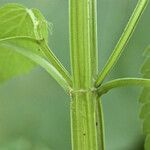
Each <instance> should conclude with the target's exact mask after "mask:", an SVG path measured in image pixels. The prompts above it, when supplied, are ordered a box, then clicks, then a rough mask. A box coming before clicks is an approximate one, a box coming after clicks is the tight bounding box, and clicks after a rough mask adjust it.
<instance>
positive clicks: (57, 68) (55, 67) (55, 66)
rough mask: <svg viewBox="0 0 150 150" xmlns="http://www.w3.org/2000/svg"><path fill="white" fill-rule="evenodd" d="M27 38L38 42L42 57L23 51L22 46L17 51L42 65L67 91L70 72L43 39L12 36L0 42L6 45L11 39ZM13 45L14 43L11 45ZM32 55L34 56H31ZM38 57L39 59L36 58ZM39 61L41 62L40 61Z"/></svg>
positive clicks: (70, 83) (70, 82) (69, 84)
mask: <svg viewBox="0 0 150 150" xmlns="http://www.w3.org/2000/svg"><path fill="white" fill-rule="evenodd" d="M16 39H17V40H28V41H29V42H33V43H35V44H38V45H39V47H40V49H41V51H42V53H43V54H44V56H45V57H46V58H44V57H42V56H40V55H39V56H38V55H37V54H34V52H32V51H31V52H29V51H28V50H26V51H27V52H26V53H24V50H25V49H24V48H23V47H22V48H21V46H18V48H19V47H20V48H21V49H22V50H23V51H22V52H21V51H18V52H19V53H21V54H23V55H24V56H26V57H28V58H29V59H31V60H32V61H34V62H36V63H37V64H39V65H40V66H41V67H43V68H44V69H45V70H47V71H48V73H49V74H50V75H51V76H52V77H53V78H54V79H55V80H56V81H57V82H58V83H59V84H60V85H61V86H62V87H63V88H64V89H65V90H67V92H68V93H69V91H70V88H71V86H72V79H71V77H70V74H69V73H68V71H67V70H66V69H65V67H64V66H63V65H62V64H61V62H60V61H59V60H58V59H57V57H56V56H55V55H54V53H53V52H52V51H51V49H50V48H49V47H48V45H47V44H46V42H45V41H44V40H37V39H35V38H32V37H29V36H14V37H8V38H3V39H0V44H3V43H4V44H5V43H7V44H8V45H10V44H11V41H13V40H16ZM12 46H13V47H14V45H12ZM18 48H17V45H16V46H15V48H14V49H15V50H16V49H18ZM33 56H34V57H35V58H33ZM37 58H39V61H38V60H37ZM40 61H41V62H40Z"/></svg>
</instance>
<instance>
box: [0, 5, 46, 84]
mask: <svg viewBox="0 0 150 150" xmlns="http://www.w3.org/2000/svg"><path fill="white" fill-rule="evenodd" d="M16 37H29V38H32V39H37V40H39V39H45V40H46V41H48V29H47V23H46V21H45V19H44V17H43V16H42V15H41V13H40V12H39V11H38V10H37V9H27V8H25V7H24V6H22V5H18V4H7V5H5V6H3V7H1V8H0V82H3V81H5V80H7V79H9V78H11V77H13V76H16V75H20V74H23V73H27V72H28V71H30V70H31V69H32V68H33V67H34V66H35V65H36V64H35V63H34V62H33V61H31V60H29V59H28V58H27V57H24V56H23V55H22V54H21V53H20V51H21V50H20V49H18V50H17V51H15V49H14V48H13V47H10V46H7V45H10V44H13V45H18V46H21V47H22V48H24V49H26V50H27V51H30V52H33V53H34V54H37V55H40V56H42V52H41V51H40V50H39V45H38V44H37V43H36V42H35V43H33V42H32V41H30V40H28V38H25V39H19V38H18V39H17V38H16ZM6 39H7V40H6ZM8 39H10V40H8ZM5 45H6V46H5ZM43 57H44V56H43Z"/></svg>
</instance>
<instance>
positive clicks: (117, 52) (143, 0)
mask: <svg viewBox="0 0 150 150" xmlns="http://www.w3.org/2000/svg"><path fill="white" fill-rule="evenodd" d="M147 3H148V0H139V2H138V3H137V6H136V8H135V10H134V12H133V14H132V16H131V18H130V20H129V22H128V24H127V26H126V27H125V29H124V32H123V33H122V35H121V37H120V39H119V41H118V43H117V45H116V46H115V49H114V51H113V52H112V54H111V56H110V57H109V59H108V61H107V63H106V65H105V67H104V68H103V70H102V72H101V73H100V74H99V76H98V78H97V80H96V87H98V86H100V85H101V84H102V82H103V80H104V79H105V77H106V76H107V74H108V73H109V72H110V71H111V69H112V68H113V66H114V65H115V64H116V62H117V61H118V59H119V57H120V56H121V54H122V52H123V48H124V47H125V45H126V44H127V42H128V41H129V39H130V37H131V35H132V33H133V31H134V29H135V27H136V25H137V23H138V21H139V19H140V17H141V15H142V13H143V11H144V8H145V7H146V6H147Z"/></svg>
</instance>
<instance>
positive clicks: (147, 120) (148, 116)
mask: <svg viewBox="0 0 150 150" xmlns="http://www.w3.org/2000/svg"><path fill="white" fill-rule="evenodd" d="M145 57H146V60H145V63H144V65H143V67H142V70H141V72H142V74H143V77H144V78H149V79H150V48H148V49H147V51H146V53H145ZM140 102H141V103H142V110H141V113H140V118H141V119H143V131H144V134H145V135H146V141H145V150H149V149H150V88H149V87H145V88H144V90H143V92H142V94H141V96H140Z"/></svg>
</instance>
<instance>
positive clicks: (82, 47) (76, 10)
mask: <svg viewBox="0 0 150 150" xmlns="http://www.w3.org/2000/svg"><path fill="white" fill-rule="evenodd" d="M96 20H97V18H96V0H70V48H71V64H72V65H71V67H72V76H73V89H72V92H71V98H72V100H71V106H70V112H71V133H72V150H103V149H102V148H99V147H98V146H99V145H98V139H97V136H98V134H97V132H98V130H97V126H96V121H97V106H96V103H97V93H95V92H94V91H93V89H94V81H95V78H96V74H97V68H98V65H97V26H96V24H97V21H96ZM100 136H102V135H100ZM100 139H101V138H100Z"/></svg>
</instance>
